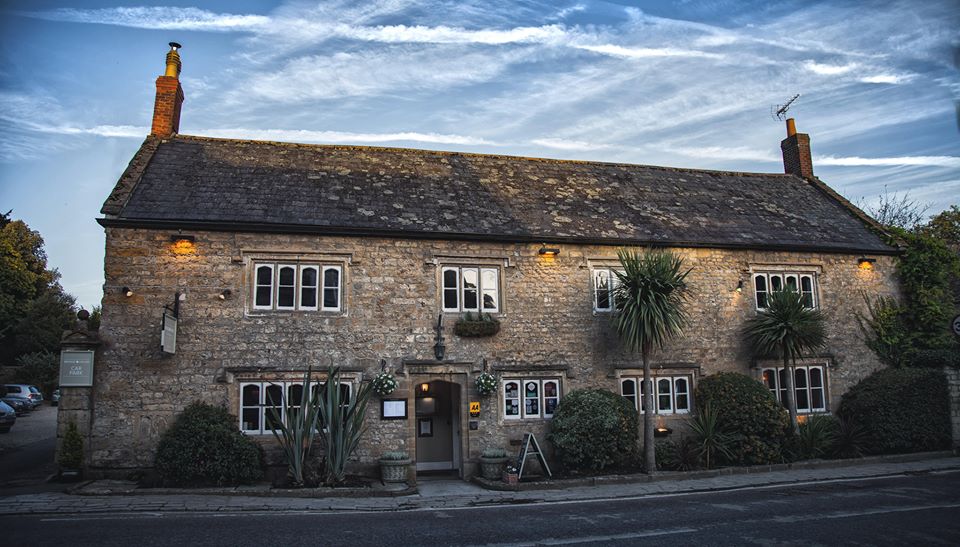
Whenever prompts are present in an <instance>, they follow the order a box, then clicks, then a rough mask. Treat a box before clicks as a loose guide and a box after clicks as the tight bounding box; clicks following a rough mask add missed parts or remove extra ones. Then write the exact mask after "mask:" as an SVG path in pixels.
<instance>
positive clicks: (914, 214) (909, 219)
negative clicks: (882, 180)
mask: <svg viewBox="0 0 960 547" xmlns="http://www.w3.org/2000/svg"><path fill="white" fill-rule="evenodd" d="M928 208H929V207H928V206H926V205H924V204H922V203H920V202H918V201H916V200H913V199H910V193H909V192H906V193H904V194H903V195H902V196H898V195H897V194H896V192H894V193H893V194H891V193H890V192H889V191H888V190H887V187H886V186H884V187H883V193H882V194H880V196H879V198H878V201H877V205H876V207H866V208H865V210H866V212H867V214H869V215H870V216H872V217H873V218H874V219H875V220H876V221H877V222H879V223H880V224H883V225H884V226H886V227H888V228H890V227H893V228H900V229H901V230H912V229H914V228H916V227H917V226H919V225H920V223H921V222H922V221H923V217H924V214H925V213H926V212H927V209H928Z"/></svg>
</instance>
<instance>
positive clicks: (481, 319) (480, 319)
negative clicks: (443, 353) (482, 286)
mask: <svg viewBox="0 0 960 547" xmlns="http://www.w3.org/2000/svg"><path fill="white" fill-rule="evenodd" d="M498 332H500V321H498V320H497V319H494V318H493V317H492V316H491V315H490V314H489V313H478V314H476V315H474V314H472V313H470V312H467V313H466V314H464V315H463V317H461V318H460V319H458V320H457V322H456V323H454V324H453V333H454V334H456V335H457V336H463V337H465V338H479V337H481V336H493V335H494V334H497V333H498Z"/></svg>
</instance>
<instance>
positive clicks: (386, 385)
mask: <svg viewBox="0 0 960 547" xmlns="http://www.w3.org/2000/svg"><path fill="white" fill-rule="evenodd" d="M397 385H398V383H397V379H396V378H394V377H393V374H390V373H389V372H381V373H380V374H377V375H376V376H374V377H373V392H374V393H376V394H377V395H380V396H384V395H390V394H391V393H393V392H394V390H395V389H397Z"/></svg>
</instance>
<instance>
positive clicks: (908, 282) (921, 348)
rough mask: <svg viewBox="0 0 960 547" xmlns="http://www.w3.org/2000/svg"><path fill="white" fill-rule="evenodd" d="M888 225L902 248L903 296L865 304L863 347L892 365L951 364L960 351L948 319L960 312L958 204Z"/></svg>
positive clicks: (862, 321)
mask: <svg viewBox="0 0 960 547" xmlns="http://www.w3.org/2000/svg"><path fill="white" fill-rule="evenodd" d="M887 229H888V230H889V231H890V233H891V234H892V236H894V238H895V240H896V241H895V242H896V243H899V244H902V245H903V246H904V247H905V250H904V253H903V254H902V255H901V256H900V259H899V262H898V266H897V271H898V274H899V277H900V286H901V288H902V290H903V300H902V302H900V303H897V302H896V301H894V300H892V299H884V298H879V299H876V300H874V301H871V302H870V303H869V304H870V305H869V307H868V315H861V316H859V319H860V324H861V326H862V327H863V330H864V333H865V335H866V341H867V345H868V346H869V347H870V348H871V349H872V350H874V352H875V353H877V355H878V356H879V357H880V359H881V361H883V362H885V363H887V364H889V365H891V366H894V367H900V366H933V367H936V366H941V365H942V364H944V363H947V364H950V363H953V362H955V361H956V359H951V358H950V357H951V356H954V355H956V354H960V344H958V343H957V341H956V339H955V338H954V337H953V336H952V335H951V333H950V330H949V323H950V319H951V318H952V317H953V316H954V315H955V314H957V313H958V312H960V208H958V207H957V206H956V205H954V206H952V207H951V208H950V209H948V210H946V211H943V212H941V213H940V214H938V215H936V216H934V217H933V218H931V219H930V220H929V221H928V222H927V223H926V224H916V225H914V226H912V227H910V228H909V229H905V228H903V227H901V226H897V225H888V226H887Z"/></svg>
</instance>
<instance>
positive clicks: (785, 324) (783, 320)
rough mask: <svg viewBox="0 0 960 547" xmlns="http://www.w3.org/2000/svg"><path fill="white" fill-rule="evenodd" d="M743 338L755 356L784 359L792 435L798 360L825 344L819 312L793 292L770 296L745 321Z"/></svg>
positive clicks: (794, 429) (796, 430)
mask: <svg viewBox="0 0 960 547" xmlns="http://www.w3.org/2000/svg"><path fill="white" fill-rule="evenodd" d="M744 338H745V339H746V341H747V344H749V346H750V349H751V350H752V351H753V353H754V355H755V356H757V357H768V356H775V357H779V358H780V359H782V360H783V369H784V372H785V374H784V376H785V379H786V384H787V386H786V388H787V410H789V411H790V423H791V424H792V425H793V431H794V433H797V432H798V431H799V429H798V427H797V396H796V392H795V391H794V389H793V379H794V374H795V372H794V369H793V367H791V365H795V364H796V361H797V358H798V357H802V356H803V354H804V353H807V352H811V351H814V350H816V349H818V348H821V347H823V346H824V344H825V343H826V333H825V330H824V317H823V314H822V313H820V311H819V310H814V309H810V308H807V307H806V306H804V304H803V298H802V297H801V296H800V295H799V294H797V293H796V292H795V291H793V290H792V289H787V290H783V291H777V292H773V293H771V294H770V296H769V297H768V300H767V309H765V310H762V311H760V312H759V313H758V314H757V316H756V317H754V318H752V319H750V320H748V321H747V324H746V328H745V329H744Z"/></svg>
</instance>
